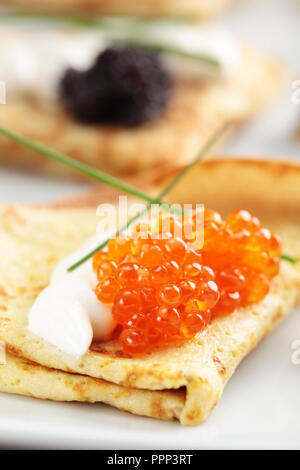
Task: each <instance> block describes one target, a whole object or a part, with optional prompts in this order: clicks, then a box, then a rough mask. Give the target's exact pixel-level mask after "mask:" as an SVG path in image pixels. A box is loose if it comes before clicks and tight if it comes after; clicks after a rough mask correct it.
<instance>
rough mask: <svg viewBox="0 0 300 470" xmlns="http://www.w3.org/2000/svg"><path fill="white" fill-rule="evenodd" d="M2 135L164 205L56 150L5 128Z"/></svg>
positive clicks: (117, 187) (98, 178)
mask: <svg viewBox="0 0 300 470" xmlns="http://www.w3.org/2000/svg"><path fill="white" fill-rule="evenodd" d="M0 134H2V135H4V136H6V137H9V138H10V139H12V140H14V141H15V142H18V143H19V144H21V145H24V146H25V147H27V148H29V149H31V150H33V151H35V152H38V153H41V154H42V155H45V156H46V157H49V158H52V159H53V160H56V161H58V162H60V163H63V164H64V165H67V166H69V167H70V168H73V169H75V170H77V171H80V172H81V173H83V174H85V175H87V176H90V177H91V178H93V179H95V180H97V181H101V182H102V183H105V184H109V185H110V186H113V187H115V188H116V189H119V190H120V191H124V192H126V193H128V194H131V195H132V196H135V197H138V198H140V199H143V200H144V201H147V202H150V203H151V204H162V202H160V201H157V200H156V199H153V198H152V197H150V196H148V195H147V194H145V193H143V192H141V191H139V190H138V189H136V188H134V187H132V186H130V185H128V184H126V183H124V182H123V181H121V180H119V179H117V178H114V177H113V176H110V175H108V174H107V173H103V172H102V171H99V170H96V169H94V168H92V167H91V166H89V165H85V164H84V163H81V162H79V161H77V160H74V159H73V158H71V157H68V156H67V155H64V154H62V153H59V152H56V151H55V150H52V149H50V148H48V147H45V146H44V145H42V144H40V143H38V142H34V141H32V140H30V139H27V138H26V137H23V136H21V135H18V134H16V133H14V132H12V131H10V130H8V129H6V128H4V127H0Z"/></svg>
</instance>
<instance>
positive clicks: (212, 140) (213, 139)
mask: <svg viewBox="0 0 300 470" xmlns="http://www.w3.org/2000/svg"><path fill="white" fill-rule="evenodd" d="M230 124H231V122H230V121H229V122H226V123H225V124H223V125H222V126H221V127H220V128H219V129H217V131H216V132H215V134H214V135H213V136H212V137H211V138H210V139H209V140H208V141H207V142H206V143H205V145H204V146H203V147H202V149H201V150H200V152H198V153H197V155H196V157H195V158H194V159H193V160H192V161H191V162H190V163H189V164H188V165H187V166H186V167H184V168H183V169H182V170H181V171H180V172H179V173H178V174H177V175H176V176H175V178H173V179H172V180H171V182H170V183H169V184H168V185H167V186H166V187H165V188H164V189H163V190H162V191H161V192H160V193H159V195H158V197H157V202H160V203H162V198H163V197H164V196H165V195H166V194H167V193H169V192H170V191H171V189H172V188H173V187H174V186H175V185H176V184H177V183H178V182H179V181H180V180H181V179H182V178H183V176H184V175H185V174H186V173H187V172H188V171H189V170H191V169H192V168H193V167H194V166H195V165H196V164H197V163H198V162H199V161H200V160H202V159H203V158H204V157H205V156H206V155H207V153H208V152H209V151H210V150H211V149H212V147H213V146H214V145H215V144H216V142H217V141H218V139H220V138H221V136H222V135H223V134H224V133H225V131H226V130H227V129H228V128H229V126H230ZM150 208H151V203H150V204H148V205H147V207H146V208H145V209H144V210H142V211H141V212H139V213H138V214H137V215H135V216H134V217H133V218H131V219H130V220H129V221H128V222H127V223H126V224H125V225H124V226H123V227H121V228H120V229H119V230H117V231H116V232H115V234H114V236H117V235H119V234H120V233H122V232H124V231H125V230H127V229H128V228H129V227H130V225H131V224H133V222H135V221H136V220H138V219H139V218H140V217H142V216H143V215H144V214H146V213H147V212H148V211H149V209H150ZM109 240H110V239H109V238H108V239H106V240H105V241H104V242H102V243H101V244H100V245H99V246H97V248H95V249H94V250H93V251H91V252H90V253H88V254H87V255H86V256H84V257H83V258H81V259H80V260H79V261H77V262H76V263H74V264H73V265H72V266H70V267H69V268H68V269H67V271H69V272H71V271H74V269H76V268H78V267H79V266H80V265H81V264H83V263H84V262H85V261H87V260H88V259H90V258H91V257H92V256H94V255H95V254H96V253H97V252H98V251H100V250H103V248H105V246H106V245H107V243H108V242H109Z"/></svg>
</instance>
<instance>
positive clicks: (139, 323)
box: [93, 209, 281, 356]
mask: <svg viewBox="0 0 300 470" xmlns="http://www.w3.org/2000/svg"><path fill="white" fill-rule="evenodd" d="M166 219H167V224H166V223H165V222H166ZM197 221H198V219H197V214H196V213H193V214H192V215H188V216H187V215H183V216H178V217H177V216H174V215H160V216H159V221H158V224H157V225H158V226H157V227H156V229H155V230H153V228H152V229H151V227H150V226H148V225H146V224H139V225H137V226H136V227H135V228H134V230H133V232H132V234H131V236H124V235H122V236H118V237H116V238H113V239H111V240H110V241H109V243H108V247H107V248H108V249H107V251H99V252H98V253H96V254H95V256H94V258H93V269H94V271H95V273H96V274H97V278H98V284H97V286H96V290H95V292H96V295H97V297H98V299H99V301H101V302H102V303H104V304H109V305H111V306H112V314H113V317H114V319H115V321H116V323H117V325H118V327H117V330H116V331H117V332H118V335H119V341H120V344H121V346H122V349H123V351H124V353H126V354H128V355H130V356H135V355H140V354H144V353H147V352H150V351H152V350H154V349H158V348H161V347H166V346H169V345H173V344H176V343H179V342H181V341H183V340H185V339H189V338H192V337H193V336H195V335H196V334H197V333H198V332H200V331H201V330H203V329H204V328H205V327H206V326H207V325H208V323H209V322H210V321H211V320H212V319H213V318H215V317H218V316H222V315H228V314H229V313H231V312H233V311H234V310H235V309H236V308H238V307H242V306H246V305H249V304H251V303H255V302H259V301H260V300H262V299H263V298H264V297H265V296H266V294H267V293H268V291H269V289H270V282H271V280H272V278H273V277H274V276H275V275H276V274H277V273H278V271H279V263H280V255H281V241H280V239H279V237H278V236H277V235H274V234H272V233H271V232H270V231H269V230H268V229H266V228H263V227H262V226H261V224H260V222H259V220H258V219H257V218H256V217H253V216H251V214H250V213H249V212H247V211H245V210H236V211H234V212H232V213H231V214H230V215H229V216H228V217H227V219H226V220H223V219H222V218H221V216H220V214H219V213H218V212H215V211H213V210H209V209H205V211H204V217H202V224H200V225H201V226H199V223H198V222H197ZM166 225H167V226H168V231H165V228H164V227H165V226H166ZM201 230H202V233H204V243H202V244H201V246H200V245H199V246H197V244H196V243H195V240H196V236H197V234H198V235H199V232H200V231H201ZM179 232H180V233H181V235H182V236H181V237H178V236H177V234H178V233H179ZM200 238H201V237H200Z"/></svg>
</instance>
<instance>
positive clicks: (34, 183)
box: [0, 0, 300, 449]
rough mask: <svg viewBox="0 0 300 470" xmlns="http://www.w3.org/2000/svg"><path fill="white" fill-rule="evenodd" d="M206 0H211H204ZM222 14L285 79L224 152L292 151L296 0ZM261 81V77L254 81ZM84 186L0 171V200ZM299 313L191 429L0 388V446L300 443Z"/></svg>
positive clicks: (248, 3)
mask: <svg viewBox="0 0 300 470" xmlns="http://www.w3.org/2000/svg"><path fill="white" fill-rule="evenodd" d="M208 1H209V0H208ZM237 3H238V4H237V5H236V7H234V8H233V10H232V11H230V13H228V14H226V22H227V23H229V24H230V25H232V27H233V29H234V30H236V31H237V32H239V33H240V34H241V35H242V36H244V37H245V38H246V39H249V40H251V42H252V43H256V44H257V45H259V46H261V47H264V48H265V49H267V50H270V51H272V52H273V53H275V55H277V56H279V57H280V58H281V59H282V60H283V61H284V62H285V63H286V66H287V71H288V72H287V80H286V84H285V87H284V88H283V90H282V94H281V96H280V97H279V99H278V100H277V101H276V102H275V103H274V104H273V105H272V106H271V107H270V108H269V109H268V110H267V111H266V112H264V113H263V114H262V115H261V116H260V117H259V118H258V119H256V120H255V121H253V122H252V123H250V124H248V125H246V126H245V127H244V128H243V129H242V130H241V131H240V132H239V134H238V135H237V136H236V137H235V138H234V139H233V141H231V143H230V144H229V145H227V146H226V148H225V149H223V150H222V154H234V155H264V156H278V157H294V158H298V156H299V155H300V144H299V143H298V144H297V142H296V141H295V139H294V133H295V129H296V125H297V120H298V121H299V124H300V106H298V107H297V106H295V105H292V104H291V93H292V90H291V84H292V81H293V80H295V79H297V78H298V79H300V42H299V31H300V2H299V1H297V0H281V1H280V0H240V1H239V2H237ZM258 86H259V85H258ZM85 188H86V186H84V185H78V184H72V183H66V182H58V181H55V180H51V179H47V178H44V177H41V176H32V175H30V174H27V175H24V174H21V173H19V172H17V171H13V170H4V169H2V168H1V169H0V200H2V201H15V200H18V201H22V202H24V201H47V200H51V199H53V198H58V197H60V196H65V195H69V194H72V193H74V192H76V191H77V192H80V191H82V190H84V189H85ZM299 313H300V312H299V311H298V312H295V314H294V315H292V316H291V317H290V318H289V319H288V320H286V321H285V322H284V324H283V325H282V326H281V327H280V328H279V329H277V330H276V331H274V332H273V333H272V334H271V335H269V337H268V338H267V339H266V340H265V341H264V343H263V344H261V345H260V346H259V347H258V348H257V349H256V350H255V351H254V352H253V353H252V354H251V355H250V356H249V357H248V358H247V359H246V360H245V361H244V362H243V363H242V365H241V366H240V367H239V369H238V371H237V372H236V374H235V375H234V376H233V378H232V379H231V380H230V382H229V384H228V386H227V388H226V390H225V393H224V395H223V397H222V399H221V401H220V403H219V405H218V406H217V407H216V409H215V411H214V412H213V414H212V416H211V418H210V419H209V420H208V421H207V422H206V423H205V424H204V425H201V426H198V427H195V428H186V427H182V426H180V425H179V424H178V423H165V422H160V421H157V420H152V419H146V418H139V417H134V416H131V415H129V414H127V413H124V412H121V411H118V410H115V409H112V408H109V407H106V406H104V405H101V404H99V405H85V404H59V403H50V402H42V401H39V400H32V399H29V398H24V397H17V396H8V395H1V396H0V445H1V446H3V447H5V446H8V445H10V446H13V447H16V446H20V447H26V446H27V447H28V446H29V447H35V448H37V447H55V448H66V447H68V448H104V449H115V448H118V449H122V448H125V449H129V448H155V449H159V448H169V449H171V448H175V449H188V448H194V449H202V448H295V447H296V448H300V393H299V392H300V365H298V366H297V365H293V363H292V360H291V356H292V352H293V351H292V349H291V344H292V342H293V341H294V340H295V339H300V320H299Z"/></svg>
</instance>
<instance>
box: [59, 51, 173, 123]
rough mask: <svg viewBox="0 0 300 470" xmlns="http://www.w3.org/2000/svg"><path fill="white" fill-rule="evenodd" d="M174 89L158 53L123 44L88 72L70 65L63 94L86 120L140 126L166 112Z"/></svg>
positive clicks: (102, 56)
mask: <svg viewBox="0 0 300 470" xmlns="http://www.w3.org/2000/svg"><path fill="white" fill-rule="evenodd" d="M170 88H171V78H170V76H169V74H168V72H167V71H166V70H165V69H164V68H163V66H162V63H161V60H160V58H159V56H158V55H157V54H155V53H152V52H150V51H146V50H144V49H140V48H136V47H129V46H120V47H110V48H108V49H106V50H105V51H104V52H102V53H101V54H100V55H99V56H98V57H97V59H96V61H95V63H94V64H93V66H92V67H91V68H90V69H88V70H86V71H83V72H82V71H77V70H75V69H73V68H69V69H68V70H67V71H66V72H65V74H64V76H63V78H62V80H61V83H60V95H61V98H62V99H63V102H64V104H65V107H66V109H67V110H68V111H69V112H70V113H71V114H72V115H73V116H74V117H75V118H76V119H78V120H79V121H81V122H83V123H87V124H112V125H121V126H138V125H140V124H143V123H145V122H148V121H151V120H153V119H155V118H156V117H157V116H158V115H159V114H160V113H161V112H162V110H163V109H164V108H165V107H166V105H167V102H168V98H169V92H170Z"/></svg>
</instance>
